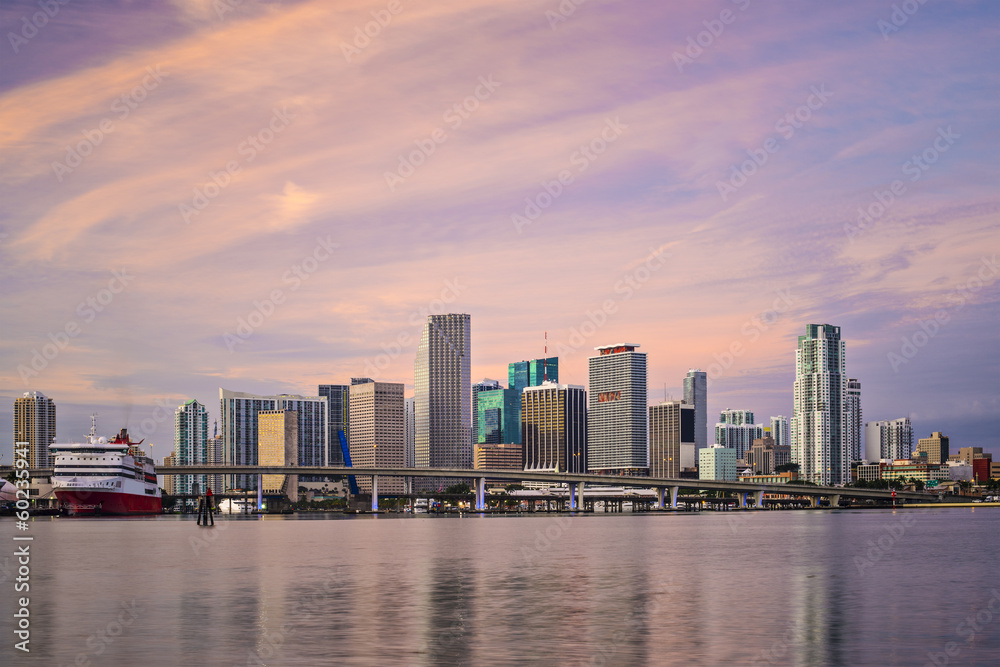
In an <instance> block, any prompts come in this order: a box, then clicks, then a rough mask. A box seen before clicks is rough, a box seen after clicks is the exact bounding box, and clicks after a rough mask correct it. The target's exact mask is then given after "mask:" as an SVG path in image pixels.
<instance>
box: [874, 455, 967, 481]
mask: <svg viewBox="0 0 1000 667" xmlns="http://www.w3.org/2000/svg"><path fill="white" fill-rule="evenodd" d="M882 466H883V467H882V479H887V480H890V481H891V480H898V479H899V478H900V477H902V478H903V479H904V480H906V481H909V480H910V479H911V478H912V479H915V480H917V481H920V482H927V481H930V480H938V481H943V480H948V479H951V477H950V476H949V474H948V469H947V467H946V466H942V465H940V464H937V463H922V462H916V461H913V460H912V459H896V460H894V461H893V462H892V463H890V464H882Z"/></svg>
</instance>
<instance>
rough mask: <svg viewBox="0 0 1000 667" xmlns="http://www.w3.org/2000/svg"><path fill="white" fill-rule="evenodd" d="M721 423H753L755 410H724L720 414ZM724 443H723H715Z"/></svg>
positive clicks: (741, 424)
mask: <svg viewBox="0 0 1000 667" xmlns="http://www.w3.org/2000/svg"><path fill="white" fill-rule="evenodd" d="M719 423H720V424H729V425H732V426H744V425H746V424H753V410H728V409H727V410H723V411H722V412H721V413H720V414H719ZM715 444H722V443H715Z"/></svg>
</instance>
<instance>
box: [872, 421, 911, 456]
mask: <svg viewBox="0 0 1000 667" xmlns="http://www.w3.org/2000/svg"><path fill="white" fill-rule="evenodd" d="M912 455H913V427H912V426H911V425H910V419H909V418H908V417H902V418H900V419H894V420H892V421H877V422H868V423H867V424H865V460H866V461H868V463H878V462H879V461H881V460H882V459H893V460H894V459H908V458H910V456H912Z"/></svg>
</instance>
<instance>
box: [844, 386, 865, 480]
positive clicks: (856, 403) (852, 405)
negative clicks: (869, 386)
mask: <svg viewBox="0 0 1000 667" xmlns="http://www.w3.org/2000/svg"><path fill="white" fill-rule="evenodd" d="M844 411H845V412H846V413H847V419H846V429H847V430H846V431H845V433H846V437H847V451H848V453H849V454H850V457H851V458H850V460H851V461H860V460H861V454H862V451H861V440H862V436H863V435H864V427H865V423H864V421H862V418H861V380H857V379H855V378H849V379H848V380H847V390H846V394H845V402H844Z"/></svg>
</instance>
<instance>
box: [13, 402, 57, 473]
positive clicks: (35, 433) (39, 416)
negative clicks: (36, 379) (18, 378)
mask: <svg viewBox="0 0 1000 667" xmlns="http://www.w3.org/2000/svg"><path fill="white" fill-rule="evenodd" d="M55 441H56V404H55V403H53V402H52V399H51V398H49V397H48V396H46V395H45V394H43V393H41V392H39V391H26V392H24V395H23V396H22V397H21V398H15V399H14V442H15V443H18V442H26V443H28V467H29V468H48V467H49V445H51V444H52V443H54V442H55Z"/></svg>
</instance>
